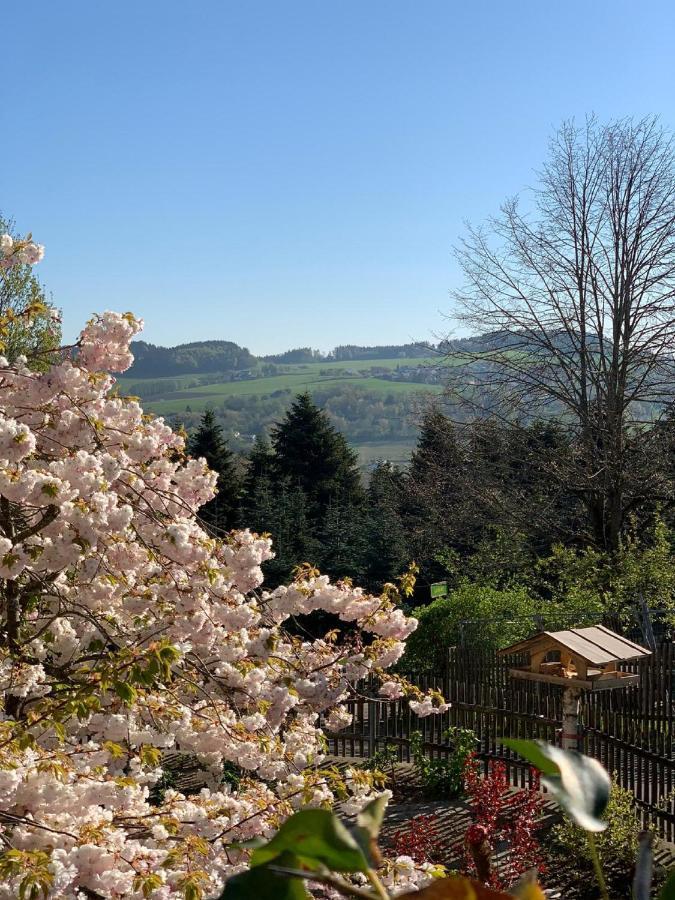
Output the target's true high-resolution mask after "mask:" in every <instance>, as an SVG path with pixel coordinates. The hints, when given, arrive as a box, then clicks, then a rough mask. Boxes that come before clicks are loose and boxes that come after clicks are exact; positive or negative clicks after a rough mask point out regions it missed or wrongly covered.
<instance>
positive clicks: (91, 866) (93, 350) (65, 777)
mask: <svg viewBox="0 0 675 900" xmlns="http://www.w3.org/2000/svg"><path fill="white" fill-rule="evenodd" d="M41 257H42V248H41V247H39V246H38V245H36V244H34V243H33V242H32V240H30V239H27V240H26V241H17V240H12V239H11V238H9V237H8V236H4V237H2V238H0V277H1V276H2V272H3V271H8V270H9V269H10V268H11V266H12V265H13V264H14V263H15V262H20V263H26V262H30V263H35V262H38V261H39V259H40V258H41ZM32 312H33V314H35V313H37V312H39V313H40V314H42V313H44V310H39V311H35V310H34V311H32ZM30 314H31V311H30V310H29V311H28V312H27V315H30ZM141 326H142V323H141V322H140V321H139V320H138V319H136V318H135V317H134V316H133V315H132V314H130V313H125V314H123V315H121V314H117V313H112V312H106V313H104V314H103V315H100V316H95V317H94V318H93V319H92V320H91V321H90V322H89V323H88V324H87V325H86V327H85V328H84V330H83V331H82V333H81V335H80V338H79V340H78V341H77V343H76V344H75V345H74V346H73V347H71V348H69V349H65V350H64V349H62V350H60V351H58V352H55V353H54V354H53V359H52V364H51V365H50V366H49V367H48V368H46V369H45V367H44V366H40V367H34V366H31V361H30V360H27V359H26V358H25V357H20V358H19V359H18V360H16V361H14V362H13V363H12V364H11V365H10V364H9V363H8V361H7V360H6V359H5V358H2V357H0V628H1V631H0V697H1V698H2V713H1V715H0V841H1V843H2V846H1V847H0V877H1V880H2V882H3V883H2V886H0V898H8V900H9V898H14V897H17V896H20V897H26V898H37V897H42V896H44V897H53V898H57V897H58V898H85V897H88V898H92V897H93V898H96V897H104V898H122V897H124V898H143V897H151V898H157V900H162V898H168V897H185V898H188V900H196V898H200V897H217V896H218V894H219V893H220V892H221V890H222V887H223V884H224V882H225V880H226V878H227V877H229V876H230V875H232V874H234V873H236V872H238V871H239V870H241V869H242V868H245V866H246V860H247V851H245V850H242V849H237V847H238V845H240V844H241V842H242V841H245V840H247V839H249V838H252V837H254V836H256V835H269V834H270V833H271V832H273V831H274V829H275V828H276V827H278V825H279V824H280V823H281V822H282V821H283V820H284V819H285V818H286V817H287V816H289V815H290V814H291V813H292V812H293V811H294V810H295V809H297V808H299V807H300V806H306V805H309V806H319V805H330V804H331V803H332V802H333V801H334V799H335V798H336V797H337V796H339V797H340V798H343V799H344V801H345V805H346V809H347V810H348V811H349V810H350V809H352V810H356V809H358V808H360V807H361V806H362V805H363V803H365V802H366V801H367V800H368V799H369V798H370V797H371V796H372V795H373V786H372V783H371V781H370V776H369V774H368V773H366V772H363V771H360V770H352V769H347V770H346V773H345V774H344V775H340V774H339V773H338V772H337V771H336V770H334V769H331V768H330V767H328V766H327V765H325V764H324V758H325V751H326V742H325V737H324V733H323V731H322V727H321V722H326V723H327V727H328V728H338V727H340V726H344V725H346V724H348V723H349V721H350V717H349V714H348V713H347V711H346V709H345V700H346V699H347V698H348V697H349V694H350V691H351V690H352V687H353V685H354V684H355V683H356V682H357V681H358V680H360V679H362V678H363V677H364V676H367V675H375V676H376V677H379V678H380V680H381V682H383V684H384V687H383V693H382V697H384V698H385V700H383V702H386V698H391V697H395V696H399V695H400V694H402V693H407V694H408V695H409V696H411V697H412V702H413V704H414V708H415V709H417V710H418V713H419V714H421V715H422V714H428V713H431V712H437V711H439V710H442V709H444V708H445V707H444V705H443V702H442V698H441V697H440V696H438V695H433V694H432V695H428V696H426V697H422V696H421V695H420V694H419V692H417V693H415V691H414V689H412V688H411V687H410V686H409V685H406V684H405V682H403V681H402V680H401V679H398V678H394V679H393V680H392V679H391V677H390V676H385V674H384V670H385V669H386V668H387V667H389V666H391V665H392V664H393V663H395V662H396V661H397V660H398V659H399V657H400V656H401V654H402V652H403V649H404V643H403V642H404V640H405V638H406V637H407V636H408V635H409V634H410V633H411V631H412V630H413V629H414V628H415V625H416V622H415V620H414V619H410V618H406V616H405V615H404V614H403V612H402V611H401V609H400V608H399V607H398V606H397V605H396V601H397V596H396V591H395V590H393V589H390V590H388V592H387V593H385V594H384V595H383V596H379V597H375V596H370V595H367V594H366V593H364V592H363V591H362V590H361V589H359V588H357V587H353V586H352V585H351V584H350V583H349V582H347V581H344V582H338V583H336V584H332V583H330V582H329V580H328V579H327V578H325V577H323V576H321V575H320V574H319V573H317V572H315V571H313V570H311V569H309V568H304V569H302V570H301V571H300V572H299V574H298V576H297V578H296V580H295V581H294V582H293V583H292V584H290V585H288V586H282V587H279V588H276V589H275V590H273V591H271V592H270V591H266V590H265V589H264V587H263V585H262V574H261V568H260V567H261V563H263V562H264V561H265V560H266V559H269V558H270V557H271V555H272V548H271V544H270V541H269V539H267V538H266V537H260V536H257V535H255V534H252V533H251V532H250V531H248V530H243V531H239V532H236V533H232V534H230V535H229V536H228V537H226V538H225V539H224V540H219V539H216V538H214V537H212V536H210V535H209V534H207V533H206V531H204V530H203V529H202V528H201V527H200V524H199V519H198V510H199V507H200V505H201V504H203V503H205V502H207V501H208V500H209V499H210V498H211V497H212V496H213V493H214V486H215V477H216V476H215V474H214V473H213V472H210V471H209V470H208V468H207V466H206V463H205V461H204V460H200V459H191V458H189V456H187V455H186V452H185V442H184V439H183V437H181V436H179V435H178V434H176V433H174V432H173V431H172V430H171V429H170V428H169V426H168V425H166V424H165V422H164V421H163V420H162V419H161V418H153V417H151V416H148V415H145V414H144V413H143V411H142V409H141V407H140V406H139V404H138V403H137V402H136V401H135V400H134V399H129V398H123V397H120V396H117V395H116V393H115V391H114V390H113V387H114V383H115V382H114V378H113V377H112V376H111V375H110V374H108V373H109V372H122V371H124V370H125V369H127V368H128V367H129V365H130V364H131V362H132V356H131V353H130V351H129V342H130V341H131V339H132V338H133V337H134V336H135V335H136V334H137V333H138V332H139V331H140V329H141ZM318 610H324V611H327V612H330V613H333V614H335V615H336V616H337V617H338V618H339V620H340V622H341V623H343V625H344V628H342V629H337V630H335V631H334V632H332V633H330V634H328V635H326V636H325V637H324V638H323V639H319V640H311V641H309V640H304V639H302V638H300V637H297V636H293V635H292V634H291V633H289V632H288V631H287V630H286V629H285V627H284V625H285V623H286V622H287V621H288V619H289V617H291V616H294V615H298V614H308V613H312V612H313V611H318ZM167 750H171V751H174V752H179V753H186V754H191V755H194V756H196V757H197V758H198V759H199V761H200V763H201V765H202V766H203V768H204V771H205V772H206V773H207V775H208V778H209V779H210V782H209V784H210V786H209V787H208V788H207V789H204V790H202V791H201V792H200V793H199V794H198V795H197V796H189V797H186V796H184V795H182V794H181V793H179V792H177V791H176V790H172V789H167V790H166V791H165V792H164V796H163V799H162V800H161V802H160V801H159V800H157V799H156V798H155V799H154V800H153V802H150V791H151V788H152V787H153V785H155V784H156V783H157V782H158V780H159V779H160V778H161V776H162V771H163V770H162V761H163V754H164V753H165V751H167ZM226 763H234V764H235V765H236V766H237V767H238V768H239V770H242V771H243V772H244V776H243V777H242V779H241V781H240V782H239V784H238V786H237V787H233V786H231V785H228V784H224V783H223V781H222V772H223V766H224V764H226ZM392 866H393V868H392V870H391V872H390V873H389V875H390V876H391V877H398V878H400V877H401V876H400V871H399V873H398V875H396V863H393V864H392ZM401 866H403V868H404V869H405V868H406V867H408V868H409V869H410V873H409V878H410V879H412V880H413V881H414V878H415V877H416V876H415V872H414V870H413V869H412V867H410V866H409V865H408V863H407V862H405V861H404V862H403V863H401V864H399V869H400V868H401ZM385 877H387V873H386V872H385Z"/></svg>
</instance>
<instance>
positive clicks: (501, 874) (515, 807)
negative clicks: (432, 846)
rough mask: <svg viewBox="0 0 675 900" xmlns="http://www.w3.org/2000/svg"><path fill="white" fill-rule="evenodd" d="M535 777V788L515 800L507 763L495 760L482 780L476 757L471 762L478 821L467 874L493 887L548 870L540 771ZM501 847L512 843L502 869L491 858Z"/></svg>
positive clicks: (469, 835)
mask: <svg viewBox="0 0 675 900" xmlns="http://www.w3.org/2000/svg"><path fill="white" fill-rule="evenodd" d="M532 775H533V778H532V787H530V788H526V789H525V790H520V791H518V792H517V793H516V794H514V795H513V798H511V797H509V782H508V779H507V777H506V766H505V765H504V763H503V762H501V761H500V760H490V763H489V765H488V772H487V775H484V776H481V774H480V764H479V762H478V760H477V759H476V757H475V755H474V754H471V755H470V756H469V758H468V759H467V760H466V763H465V766H464V779H465V784H466V792H467V794H468V796H469V804H470V807H471V817H472V824H471V825H470V826H469V828H468V829H467V832H466V836H465V864H466V870H467V872H468V873H469V874H476V875H478V877H479V878H481V880H483V881H486V882H488V883H489V884H490V885H491V886H492V887H496V888H500V889H501V888H503V887H504V886H508V885H510V884H513V883H514V882H516V881H517V880H518V878H519V877H520V876H522V875H524V873H525V872H528V871H530V870H531V869H535V870H536V871H537V873H538V874H543V873H544V872H545V871H546V866H545V864H544V861H543V858H542V852H541V847H540V844H539V839H538V837H537V831H538V830H539V827H540V824H539V822H538V819H539V817H540V815H541V810H542V807H543V804H544V800H543V797H542V795H541V793H540V791H539V786H540V779H539V773H538V772H536V771H535V770H533V772H532ZM500 843H506V844H507V845H508V852H507V854H506V856H505V858H504V860H503V861H502V862H501V864H500V869H499V871H496V870H494V869H493V868H492V861H491V856H492V851H493V850H494V849H495V847H496V846H497V844H500Z"/></svg>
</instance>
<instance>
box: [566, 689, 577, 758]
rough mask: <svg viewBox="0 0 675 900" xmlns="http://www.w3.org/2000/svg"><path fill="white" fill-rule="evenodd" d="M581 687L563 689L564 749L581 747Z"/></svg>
mask: <svg viewBox="0 0 675 900" xmlns="http://www.w3.org/2000/svg"><path fill="white" fill-rule="evenodd" d="M580 698H581V689H580V688H576V687H566V688H564V689H563V696H562V702H563V722H562V748H563V750H578V749H579V701H580Z"/></svg>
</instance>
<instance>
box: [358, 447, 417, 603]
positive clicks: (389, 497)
mask: <svg viewBox="0 0 675 900" xmlns="http://www.w3.org/2000/svg"><path fill="white" fill-rule="evenodd" d="M404 489H405V478H404V473H403V472H402V471H401V469H400V468H398V467H397V466H394V465H392V464H391V463H388V462H381V463H379V464H378V465H377V466H376V467H375V469H374V470H373V472H372V474H371V476H370V483H369V485H368V495H367V499H368V508H367V513H366V518H365V521H366V541H365V558H364V564H365V569H366V577H367V584H368V585H378V587H380V588H381V587H382V585H383V584H385V583H386V582H390V581H393V580H394V579H395V578H396V577H397V576H398V575H401V574H402V572H403V571H404V569H405V568H406V567H407V565H408V564H409V563H410V562H411V561H412V557H413V554H412V552H411V550H409V549H408V542H407V539H406V529H405V525H404V523H403V519H402V516H401V504H402V501H403V496H404Z"/></svg>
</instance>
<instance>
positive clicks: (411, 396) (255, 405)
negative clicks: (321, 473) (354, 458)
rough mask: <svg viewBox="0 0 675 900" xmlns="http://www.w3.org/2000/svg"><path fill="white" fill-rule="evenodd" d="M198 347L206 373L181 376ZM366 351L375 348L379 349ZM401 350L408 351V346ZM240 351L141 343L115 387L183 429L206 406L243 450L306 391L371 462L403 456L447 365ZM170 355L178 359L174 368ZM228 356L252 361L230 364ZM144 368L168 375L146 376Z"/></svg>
mask: <svg viewBox="0 0 675 900" xmlns="http://www.w3.org/2000/svg"><path fill="white" fill-rule="evenodd" d="M221 344H222V345H223V347H224V348H225V355H224V356H223V357H222V362H223V365H222V366H220V367H218V355H217V353H216V350H214V348H216V349H217V348H218V346H219V345H221ZM195 347H198V349H199V354H197V356H195V357H194V359H196V360H197V363H196V364H199V360H200V359H206V365H207V367H208V371H190V372H187V373H186V371H185V369H186V367H190V366H191V364H192V362H193V361H194V360H193V356H191V354H192V353H194V348H195ZM148 348H150V349H149V350H148ZM134 349H136V347H134ZM365 349H367V350H368V351H369V352H373V353H375V352H376V351H377V350H378V348H365ZM387 349H389V348H387ZM392 349H393V350H394V351H396V349H397V348H392ZM405 350H406V351H407V352H411V351H410V348H408V347H406V348H405ZM178 351H180V353H179V352H178ZM205 351H208V353H206V354H205ZM240 351H241V348H237V345H233V344H230V343H229V342H217V341H213V342H209V343H208V344H199V345H184V346H183V347H182V348H170V349H167V348H157V347H152V345H146V344H143V345H142V356H143V359H142V362H141V365H134V366H133V367H132V369H131V370H130V371H129V372H128V373H127V374H126V375H125V376H124V377H122V378H120V379H119V381H118V385H119V390H120V391H121V392H122V393H124V394H126V395H132V396H137V397H139V398H140V399H141V401H142V403H143V407H144V408H145V409H146V410H147V411H148V412H153V413H155V414H156V415H161V416H164V417H165V418H167V420H168V421H170V422H171V423H172V424H173V425H178V424H182V425H184V426H185V427H186V428H187V429H188V430H190V429H191V428H193V427H194V426H195V425H196V423H197V421H198V419H199V416H200V415H201V413H203V412H204V410H205V409H207V408H211V409H213V410H214V412H215V413H216V417H217V418H218V420H219V421H220V422H221V424H223V425H224V427H225V429H226V433H227V435H228V438H229V440H230V442H231V444H232V446H233V447H234V448H235V449H239V450H244V451H245V450H246V449H248V448H249V447H250V446H251V444H252V442H253V439H254V437H255V435H257V434H260V433H264V432H268V431H269V429H270V427H271V426H272V425H273V424H274V422H276V421H278V420H279V419H280V418H281V417H282V416H283V414H284V412H285V410H286V408H287V406H288V405H289V403H290V402H291V400H292V399H293V397H294V396H296V395H297V394H299V393H302V392H303V391H309V392H310V393H311V394H312V396H313V397H314V398H315V400H316V401H317V402H319V403H320V404H321V405H323V406H325V408H326V409H327V411H328V412H329V414H330V415H331V418H332V419H333V421H334V422H335V424H336V426H337V427H338V428H340V430H342V431H343V432H344V433H345V435H346V436H347V438H348V439H349V440H350V441H351V443H352V444H353V445H354V446H355V447H356V448H357V450H359V453H360V456H361V459H362V463H363V464H364V465H368V464H370V463H372V462H373V461H374V460H377V459H379V458H387V459H391V460H394V461H397V462H403V461H405V460H406V459H407V457H408V456H409V453H410V450H411V449H412V447H413V445H414V443H415V439H416V434H417V427H416V424H415V410H416V409H417V408H418V407H419V406H420V404H421V403H422V402H423V399H424V397H427V398H428V397H429V396H431V395H433V394H437V393H438V392H440V391H441V390H442V384H443V381H444V378H443V367H444V366H447V365H450V364H451V362H450V361H448V360H447V359H445V360H442V361H439V358H438V357H437V356H433V355H429V353H428V352H427V355H417V356H409V357H406V356H401V355H396V356H392V357H390V358H382V359H380V358H377V356H376V355H375V356H372V357H371V358H368V359H347V360H336V359H331V358H323V359H319V360H316V359H315V361H312V362H301V363H277V362H270V358H266V359H262V358H256V357H251V356H250V354H249V355H248V356H246V355H245V354H248V351H241V352H240ZM402 351H403V348H401V352H402ZM172 354H173V355H172ZM174 356H175V357H176V359H177V363H176V366H175V369H172V368H171V361H172V359H173V358H174ZM233 360H235V361H238V360H241V361H245V362H246V363H251V364H249V365H246V367H245V368H241V367H238V368H232V361H233ZM214 368H215V369H219V370H214ZM149 370H150V371H157V372H165V373H166V374H161V375H160V374H158V375H147V374H144V373H146V372H148V371H149Z"/></svg>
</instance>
